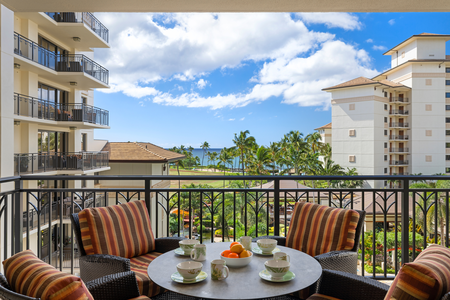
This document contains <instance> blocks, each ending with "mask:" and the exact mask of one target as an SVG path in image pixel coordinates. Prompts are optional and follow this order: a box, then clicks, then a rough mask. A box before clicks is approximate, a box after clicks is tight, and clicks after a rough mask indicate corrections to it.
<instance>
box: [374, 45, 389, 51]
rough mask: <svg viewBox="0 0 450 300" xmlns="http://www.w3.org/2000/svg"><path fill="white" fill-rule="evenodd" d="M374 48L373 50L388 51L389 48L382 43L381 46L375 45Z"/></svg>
mask: <svg viewBox="0 0 450 300" xmlns="http://www.w3.org/2000/svg"><path fill="white" fill-rule="evenodd" d="M372 49H373V50H380V51H386V50H387V47H385V46H381V45H380V46H377V45H373V47H372Z"/></svg>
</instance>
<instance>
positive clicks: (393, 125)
mask: <svg viewBox="0 0 450 300" xmlns="http://www.w3.org/2000/svg"><path fill="white" fill-rule="evenodd" d="M389 127H391V128H409V123H408V122H391V123H389Z"/></svg>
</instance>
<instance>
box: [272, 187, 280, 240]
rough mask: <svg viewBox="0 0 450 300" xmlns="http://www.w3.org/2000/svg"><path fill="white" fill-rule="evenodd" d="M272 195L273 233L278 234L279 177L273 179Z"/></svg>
mask: <svg viewBox="0 0 450 300" xmlns="http://www.w3.org/2000/svg"><path fill="white" fill-rule="evenodd" d="M274 183H275V185H274V191H273V192H274V195H273V226H274V227H273V230H274V232H273V234H274V235H275V236H279V235H280V179H278V178H276V179H274Z"/></svg>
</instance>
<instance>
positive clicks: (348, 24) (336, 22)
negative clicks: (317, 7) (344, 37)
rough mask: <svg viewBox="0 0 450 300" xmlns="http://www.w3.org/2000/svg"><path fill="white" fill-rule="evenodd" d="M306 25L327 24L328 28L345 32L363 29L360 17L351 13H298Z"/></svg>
mask: <svg viewBox="0 0 450 300" xmlns="http://www.w3.org/2000/svg"><path fill="white" fill-rule="evenodd" d="M297 15H298V16H299V17H300V19H302V20H303V21H304V22H305V23H306V24H325V26H327V27H328V28H333V27H339V28H343V29H345V30H355V29H361V27H362V24H361V22H359V21H358V17H357V16H355V15H352V14H349V13H298V14H297Z"/></svg>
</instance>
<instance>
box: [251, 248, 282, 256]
mask: <svg viewBox="0 0 450 300" xmlns="http://www.w3.org/2000/svg"><path fill="white" fill-rule="evenodd" d="M280 251H281V250H280V248H278V247H277V248H275V249H273V250H272V252H269V253H264V252H262V250H261V248H259V247H254V248H252V252H253V253H255V254H259V255H272V254H274V253H275V252H280Z"/></svg>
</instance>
